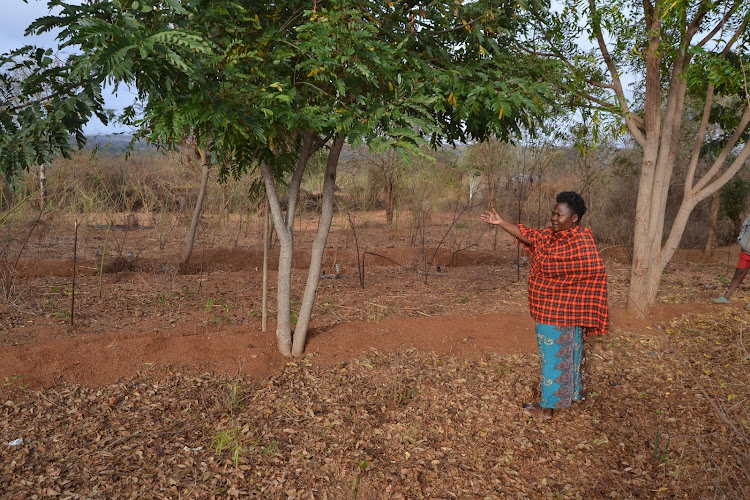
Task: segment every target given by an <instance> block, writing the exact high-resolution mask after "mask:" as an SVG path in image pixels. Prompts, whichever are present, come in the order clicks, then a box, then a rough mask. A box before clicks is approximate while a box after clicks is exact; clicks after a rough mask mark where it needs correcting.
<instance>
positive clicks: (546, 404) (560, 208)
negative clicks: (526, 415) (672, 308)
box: [481, 191, 609, 418]
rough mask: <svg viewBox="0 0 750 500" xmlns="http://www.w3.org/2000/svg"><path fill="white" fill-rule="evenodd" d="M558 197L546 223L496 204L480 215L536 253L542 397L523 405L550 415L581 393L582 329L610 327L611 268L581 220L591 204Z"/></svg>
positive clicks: (532, 298)
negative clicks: (503, 211) (511, 215)
mask: <svg viewBox="0 0 750 500" xmlns="http://www.w3.org/2000/svg"><path fill="white" fill-rule="evenodd" d="M556 201H557V204H556V205H555V207H554V208H553V209H552V218H551V220H550V222H551V224H550V227H548V228H546V229H532V228H529V227H526V226H524V225H523V224H513V223H512V222H509V221H507V220H505V219H503V218H502V217H500V215H498V213H497V212H496V211H495V210H492V211H489V212H486V213H484V214H482V216H481V218H482V220H483V221H484V222H486V223H488V224H493V225H496V226H500V227H501V228H503V229H504V230H505V231H506V232H508V233H510V234H511V235H513V236H515V238H516V239H517V240H518V241H520V242H521V243H522V244H523V245H524V246H525V247H526V248H527V249H528V251H529V253H530V255H531V259H530V262H531V266H530V269H529V311H530V312H531V317H532V318H533V319H534V321H536V335H537V343H538V344H539V355H540V358H541V362H542V384H541V386H542V398H541V401H540V402H539V403H527V404H524V409H525V410H526V411H528V412H530V413H541V414H543V415H544V417H545V418H552V412H553V409H554V408H568V407H570V405H571V404H572V403H573V401H577V400H580V399H581V397H582V393H583V375H582V370H581V365H582V363H583V335H584V333H585V334H586V335H594V334H599V333H606V332H607V331H608V329H609V309H608V307H607V270H606V267H605V265H604V260H603V259H602V256H601V254H600V253H599V250H597V248H596V244H595V243H594V236H593V234H592V233H591V230H590V229H588V228H583V227H581V225H580V224H581V218H582V217H583V214H585V213H586V204H585V203H584V201H583V198H582V197H581V196H580V195H579V194H578V193H575V192H573V191H565V192H562V193H560V194H558V195H557V200H556Z"/></svg>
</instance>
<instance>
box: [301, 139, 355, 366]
mask: <svg viewBox="0 0 750 500" xmlns="http://www.w3.org/2000/svg"><path fill="white" fill-rule="evenodd" d="M343 146H344V137H336V138H335V139H334V141H333V146H332V147H331V151H330V152H329V153H328V160H327V163H326V172H325V179H324V180H323V200H322V210H321V214H320V221H319V223H318V232H317V234H316V235H315V240H314V241H313V247H312V252H311V254H310V269H309V271H308V274H307V284H306V285H305V293H304V295H303V296H302V304H301V306H300V312H299V317H298V319H297V325H296V326H295V328H294V343H293V345H292V355H293V356H302V353H303V352H304V350H305V342H306V341H307V329H308V327H309V325H310V317H311V316H312V309H313V304H314V302H315V293H316V291H317V289H318V281H319V280H320V269H321V266H322V263H323V254H324V252H325V247H326V242H327V241H328V232H329V231H330V230H331V221H332V220H333V202H334V197H335V191H336V169H337V167H338V163H339V157H340V156H341V148H342V147H343Z"/></svg>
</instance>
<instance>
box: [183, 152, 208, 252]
mask: <svg viewBox="0 0 750 500" xmlns="http://www.w3.org/2000/svg"><path fill="white" fill-rule="evenodd" d="M201 164H202V171H201V185H200V188H199V189H198V199H197V200H196V202H195V209H194V210H193V219H192V220H191V221H190V230H189V231H188V236H187V240H186V241H185V250H184V251H183V253H182V259H180V265H181V266H184V265H185V264H187V263H188V262H189V261H190V256H191V255H193V248H194V247H195V233H196V232H197V230H198V222H199V221H200V218H201V211H202V210H203V200H204V199H205V198H206V189H207V187H208V173H209V170H210V169H211V159H210V158H209V155H208V151H206V149H205V148H204V149H202V150H201Z"/></svg>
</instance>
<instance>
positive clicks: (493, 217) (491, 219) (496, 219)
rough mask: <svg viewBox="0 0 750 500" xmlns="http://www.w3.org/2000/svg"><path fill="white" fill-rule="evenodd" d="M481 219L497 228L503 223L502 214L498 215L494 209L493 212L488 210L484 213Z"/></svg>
mask: <svg viewBox="0 0 750 500" xmlns="http://www.w3.org/2000/svg"><path fill="white" fill-rule="evenodd" d="M479 217H480V218H481V219H482V221H484V222H486V223H487V224H492V225H495V226H498V225H500V224H501V223H502V222H503V218H502V217H500V214H498V213H497V211H496V210H495V209H494V208H493V209H491V210H488V211H487V212H485V213H483V214H482V215H480V216H479Z"/></svg>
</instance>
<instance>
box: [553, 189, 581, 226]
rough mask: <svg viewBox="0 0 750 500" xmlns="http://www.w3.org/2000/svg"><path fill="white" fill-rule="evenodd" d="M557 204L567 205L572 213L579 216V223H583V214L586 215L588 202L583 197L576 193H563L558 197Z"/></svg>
mask: <svg viewBox="0 0 750 500" xmlns="http://www.w3.org/2000/svg"><path fill="white" fill-rule="evenodd" d="M556 201H557V203H565V204H566V205H568V208H569V209H570V211H571V212H573V213H574V214H576V215H577V216H578V222H579V223H580V222H581V219H582V218H583V214H585V213H586V202H585V201H583V197H582V196H581V195H580V194H578V193H576V192H575V191H563V192H562V193H560V194H558V195H557V199H556Z"/></svg>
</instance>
